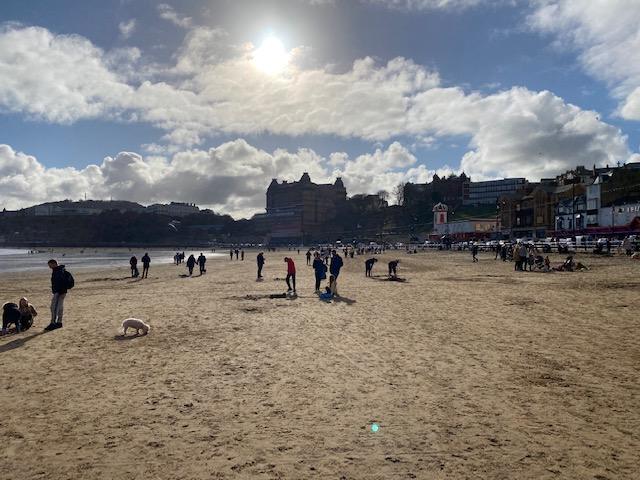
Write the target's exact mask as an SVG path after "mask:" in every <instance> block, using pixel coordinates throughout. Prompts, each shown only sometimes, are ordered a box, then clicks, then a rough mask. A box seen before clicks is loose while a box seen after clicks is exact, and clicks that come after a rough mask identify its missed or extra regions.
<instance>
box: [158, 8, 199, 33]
mask: <svg viewBox="0 0 640 480" xmlns="http://www.w3.org/2000/svg"><path fill="white" fill-rule="evenodd" d="M158 13H159V14H160V18H162V19H164V20H168V21H169V22H171V23H173V24H174V25H177V26H179V27H182V28H189V27H191V25H192V24H193V21H192V19H191V17H185V16H183V15H180V14H179V13H178V12H176V11H175V10H174V9H173V7H172V6H171V5H167V4H166V3H161V4H159V5H158Z"/></svg>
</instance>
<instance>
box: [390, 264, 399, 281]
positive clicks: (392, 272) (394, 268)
mask: <svg viewBox="0 0 640 480" xmlns="http://www.w3.org/2000/svg"><path fill="white" fill-rule="evenodd" d="M399 263H400V260H392V261H390V262H389V278H397V276H398V264H399Z"/></svg>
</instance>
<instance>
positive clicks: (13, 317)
mask: <svg viewBox="0 0 640 480" xmlns="http://www.w3.org/2000/svg"><path fill="white" fill-rule="evenodd" d="M12 323H13V324H15V326H16V332H19V331H20V309H19V307H18V305H16V304H15V303H11V302H7V303H5V304H4V305H2V335H6V334H7V330H8V328H9V325H11V324H12Z"/></svg>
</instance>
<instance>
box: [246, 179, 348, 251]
mask: <svg viewBox="0 0 640 480" xmlns="http://www.w3.org/2000/svg"><path fill="white" fill-rule="evenodd" d="M266 196H267V208H266V213H263V214H257V215H255V216H254V217H253V218H254V220H256V221H257V222H258V223H259V225H260V226H261V227H262V228H264V229H265V230H267V231H270V232H271V233H270V240H271V241H273V242H276V243H304V242H305V241H306V240H308V239H312V238H314V237H316V236H318V235H319V234H320V233H321V232H322V229H323V228H326V226H327V223H329V222H331V221H332V220H334V219H335V218H336V217H337V216H338V214H339V212H340V211H341V210H342V209H344V208H345V205H346V202H347V190H346V188H345V186H344V184H343V183H342V179H341V178H340V177H338V178H337V179H336V181H335V182H334V183H326V184H317V183H313V182H312V181H311V178H310V177H309V174H308V173H306V172H305V173H304V174H303V175H302V177H300V180H298V181H297V182H288V181H286V180H284V181H282V182H281V183H278V180H277V179H275V178H274V179H272V180H271V184H270V185H269V188H268V189H267V195H266Z"/></svg>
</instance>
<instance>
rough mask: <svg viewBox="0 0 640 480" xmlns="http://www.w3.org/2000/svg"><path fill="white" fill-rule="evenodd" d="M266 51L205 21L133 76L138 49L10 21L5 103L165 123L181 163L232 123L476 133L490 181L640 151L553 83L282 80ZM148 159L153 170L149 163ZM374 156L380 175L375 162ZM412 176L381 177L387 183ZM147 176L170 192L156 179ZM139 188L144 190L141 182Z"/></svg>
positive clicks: (51, 117)
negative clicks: (533, 86) (267, 65)
mask: <svg viewBox="0 0 640 480" xmlns="http://www.w3.org/2000/svg"><path fill="white" fill-rule="evenodd" d="M207 47H210V48H207ZM254 53H255V47H254V46H252V45H250V44H247V45H244V46H236V47H233V46H229V45H226V44H225V34H224V32H221V31H219V30H215V29H210V28H203V27H196V28H194V29H191V30H190V31H189V32H188V33H187V35H186V37H185V40H184V43H183V45H182V47H181V49H179V51H178V52H177V54H176V57H175V65H170V66H167V67H166V68H165V70H164V77H163V78H161V79H160V80H162V81H159V80H155V81H152V80H150V79H144V78H143V79H141V81H140V82H135V83H134V82H133V81H131V80H130V78H131V75H132V74H131V73H127V72H130V71H131V70H132V69H133V67H131V66H132V65H135V64H136V62H138V61H139V60H140V59H139V56H140V52H139V51H136V50H135V49H129V50H122V51H119V52H115V51H110V52H103V51H102V50H101V49H99V48H97V47H95V46H94V45H92V44H91V42H89V41H88V40H87V39H84V38H82V37H78V36H65V35H54V34H52V33H51V32H49V31H48V30H46V29H43V28H38V27H29V28H23V27H17V26H6V27H4V29H3V30H2V31H1V32H0V109H4V110H8V111H13V112H22V113H25V114H27V115H28V116H32V117H35V118H43V119H45V120H48V121H51V122H59V123H70V122H73V121H75V120H78V119H82V118H94V117H100V118H104V117H106V118H114V119H118V120H120V121H139V122H146V123H149V124H151V125H154V126H156V127H158V128H160V129H162V130H164V131H165V136H164V139H163V140H164V142H165V143H166V144H167V145H166V146H164V147H163V146H162V145H158V144H154V145H149V146H148V147H147V151H148V152H149V153H154V152H155V153H156V154H157V153H164V154H169V153H172V154H173V153H175V155H174V157H173V159H175V158H176V156H178V155H179V153H177V152H178V151H179V150H185V148H193V147H195V146H197V145H200V144H201V143H202V142H203V140H205V139H206V138H207V137H209V136H212V135H215V134H219V133H221V132H222V133H226V134H229V135H244V134H260V133H262V132H268V133H271V134H276V135H286V136H298V135H319V134H324V135H335V136H340V137H344V138H350V137H355V138H360V139H365V140H369V141H372V142H376V141H382V142H387V143H388V142H390V141H393V140H394V138H396V137H410V138H413V139H418V140H419V141H423V140H424V141H425V142H430V143H433V142H435V141H436V140H437V139H440V138H443V137H448V136H456V137H459V136H463V137H466V138H468V139H469V148H470V150H469V152H468V153H467V154H466V155H465V156H464V158H463V160H462V164H461V167H462V168H464V169H465V171H466V172H467V173H470V174H471V175H472V176H473V175H475V176H476V178H477V179H480V178H490V177H499V176H505V175H524V174H526V175H527V176H528V177H529V178H530V179H532V180H535V179H538V178H540V177H543V176H548V175H552V174H556V173H559V172H561V171H562V170H563V169H565V168H570V167H572V166H575V165H577V164H589V165H590V164H592V163H596V164H598V165H604V164H605V163H609V164H611V163H615V162H617V161H621V162H624V161H626V160H627V159H628V158H629V155H631V152H630V151H629V149H628V146H627V139H626V137H625V136H624V135H623V134H622V133H621V132H620V131H619V130H618V129H617V128H614V127H612V126H611V125H608V124H606V123H604V122H602V121H601V120H600V119H599V117H598V115H597V114H596V112H591V111H585V110H582V109H580V108H579V107H576V106H574V105H570V104H567V103H566V102H565V101H563V100H562V99H561V98H559V97H557V96H555V95H553V94H552V93H550V92H533V91H530V90H528V89H526V88H519V87H514V88H512V89H509V90H505V91H502V92H495V93H491V94H481V93H479V92H466V91H464V90H463V89H461V88H458V87H445V86H443V85H442V84H441V81H440V77H439V75H438V72H436V71H433V70H431V69H427V68H425V67H424V66H421V65H418V64H416V63H415V62H413V61H412V60H411V59H407V58H402V57H398V58H394V59H391V60H390V61H388V62H386V63H380V62H377V61H375V60H374V59H372V58H368V57H367V58H363V59H358V60H356V61H355V62H354V63H353V65H352V66H351V68H349V69H347V70H346V71H341V72H337V71H334V70H333V69H331V68H329V67H314V68H304V67H301V66H300V65H299V64H297V63H292V64H291V65H289V67H288V69H287V70H286V71H285V72H283V73H282V74H281V75H275V76H270V75H267V74H264V73H263V72H261V71H259V70H258V69H257V68H256V67H255V65H254V62H253V58H252V57H253V55H254ZM293 57H294V58H295V55H294V56H293ZM115 59H119V60H120V61H119V62H118V61H116V60H115ZM115 64H118V68H116V66H115ZM3 65H5V67H3ZM9 65H11V68H9V67H8V66H9ZM128 67H131V68H128ZM633 95H635V97H633V98H636V97H638V96H640V95H637V94H632V96H633ZM639 101H640V100H639ZM630 108H631V107H630ZM395 149H396V147H393V149H392V152H389V151H387V152H386V153H384V154H383V152H382V151H380V153H379V154H378V153H374V154H372V155H371V159H367V158H364V157H363V158H361V159H360V160H359V161H360V163H361V164H366V163H367V162H368V163H369V164H371V165H373V164H374V163H376V162H383V163H384V162H385V161H386V159H388V158H390V156H391V155H392V153H393V152H396V154H395V155H396V156H395V157H394V158H397V159H400V158H408V157H402V155H400V154H399V153H397V152H399V150H398V151H396V150H395ZM276 153H277V152H274V153H273V154H272V156H273V155H276ZM280 153H282V155H283V158H284V157H287V155H292V154H290V153H286V152H280ZM296 155H297V157H296V158H298V159H299V158H302V157H304V156H302V157H301V155H302V154H301V153H300V152H297V153H296ZM181 158H182V157H181ZM279 158H280V157H279ZM304 158H307V157H304ZM342 160H344V158H342V157H340V156H339V155H337V156H336V155H334V156H331V157H330V162H333V163H331V164H330V165H331V166H332V167H333V168H334V171H335V173H339V172H340V173H345V174H348V173H351V175H347V177H350V178H352V180H348V181H353V186H354V188H364V185H366V184H367V183H371V182H373V181H376V180H375V179H372V178H371V176H369V177H367V176H366V175H364V173H366V172H362V173H363V175H362V177H360V176H359V174H358V175H356V173H355V172H354V171H353V170H351V171H350V172H348V170H347V167H349V166H350V168H351V169H353V168H355V167H354V166H353V164H352V163H350V164H345V165H341V164H340V162H341V161H342ZM414 160H415V159H414ZM140 161H141V162H142V163H146V162H147V159H146V158H145V159H144V160H142V159H141V160H140ZM307 163H308V162H307ZM322 164H323V166H324V167H323V168H325V169H326V168H328V167H327V163H326V162H322ZM135 165H136V168H137V169H138V170H137V171H139V173H140V174H141V172H142V170H141V169H142V165H141V164H140V163H139V162H138V163H135ZM371 165H370V168H369V170H368V171H374V170H372V168H373V167H372V166H371ZM411 165H413V164H411ZM411 165H409V164H406V165H405V166H404V167H403V168H405V172H407V171H410V172H411V175H412V176H413V177H412V178H423V177H422V175H423V174H424V173H425V172H424V171H422V170H420V169H419V167H415V166H411ZM156 167H157V168H159V169H160V170H162V169H163V168H164V167H163V165H162V164H158V165H156ZM292 168H293V167H292ZM411 169H414V170H411ZM218 171H219V170H218ZM278 172H282V171H281V170H278ZM400 173H401V172H399V171H392V172H390V173H389V172H387V173H385V174H384V175H383V174H381V176H380V178H382V179H386V180H384V182H383V183H385V185H387V183H388V184H391V183H392V182H395V181H396V180H397V179H398V178H400V175H399V174H400ZM145 178H147V177H145ZM376 178H377V177H376ZM129 180H131V179H129ZM129 180H128V181H129ZM140 182H141V180H139V183H140ZM346 182H347V181H346ZM147 183H148V184H150V185H153V186H154V188H159V184H158V182H156V181H149V182H147ZM388 186H389V185H387V186H386V187H385V188H388ZM221 188H222V187H221ZM139 189H140V191H144V188H143V185H142V184H140V185H139ZM185 200H187V199H185ZM196 200H197V199H196Z"/></svg>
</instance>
